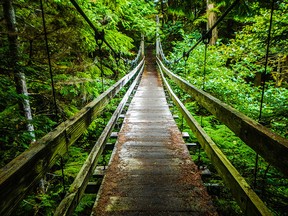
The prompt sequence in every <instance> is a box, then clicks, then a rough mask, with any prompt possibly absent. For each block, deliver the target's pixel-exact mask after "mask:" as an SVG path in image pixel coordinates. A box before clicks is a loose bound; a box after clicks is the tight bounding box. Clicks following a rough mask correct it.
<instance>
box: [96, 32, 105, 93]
mask: <svg viewBox="0 0 288 216" xmlns="http://www.w3.org/2000/svg"><path fill="white" fill-rule="evenodd" d="M97 36H98V35H96V36H95V40H96V44H97V45H98V47H99V56H100V58H99V62H100V71H101V84H102V87H101V88H102V92H101V93H103V92H104V77H103V76H104V73H103V63H102V57H103V56H102V54H103V53H102V45H103V42H104V41H103V38H104V34H103V33H102V35H99V36H100V37H101V38H97Z"/></svg>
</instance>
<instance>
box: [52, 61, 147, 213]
mask: <svg viewBox="0 0 288 216" xmlns="http://www.w3.org/2000/svg"><path fill="white" fill-rule="evenodd" d="M143 69H144V65H143V66H142V67H141V69H140V72H139V73H138V75H137V77H136V79H134V81H133V83H132V85H131V86H130V88H129V89H128V91H127V92H126V94H125V95H124V97H123V98H122V100H121V102H120V104H119V105H118V107H117V109H116V110H115V112H114V113H113V115H112V117H111V118H110V120H109V122H108V124H107V125H106V127H105V129H104V130H103V132H102V134H101V135H100V137H99V138H98V140H97V142H96V143H95V145H94V147H93V148H92V150H91V152H90V154H89V156H88V158H87V159H86V161H85V163H84V165H83V166H82V168H81V170H80V172H79V173H78V174H77V176H76V178H75V180H74V182H73V183H72V184H71V186H70V188H69V191H68V193H67V194H66V196H65V198H64V199H63V200H62V202H61V203H60V204H59V206H58V208H57V209H56V211H55V213H54V216H65V215H72V214H73V212H74V210H75V208H76V207H77V205H78V204H79V202H80V200H81V198H82V196H83V194H84V192H85V188H86V186H87V184H88V180H89V177H90V176H91V175H92V174H93V172H94V170H95V168H96V165H97V161H98V159H99V157H100V156H101V154H102V152H103V149H104V147H105V144H106V142H107V140H108V138H109V137H110V134H111V132H112V129H113V128H114V126H115V124H116V121H117V119H118V117H119V115H120V114H121V112H122V110H123V108H124V106H125V104H126V102H127V100H128V98H129V96H130V95H131V93H132V91H133V89H134V88H135V86H136V84H137V82H138V81H139V80H140V77H141V74H142V72H143Z"/></svg>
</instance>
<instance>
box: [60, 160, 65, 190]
mask: <svg viewBox="0 0 288 216" xmlns="http://www.w3.org/2000/svg"><path fill="white" fill-rule="evenodd" d="M60 166H61V173H62V185H63V195H65V193H66V187H65V175H64V162H63V157H62V156H60Z"/></svg>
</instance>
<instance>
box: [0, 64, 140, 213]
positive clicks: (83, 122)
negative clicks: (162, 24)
mask: <svg viewBox="0 0 288 216" xmlns="http://www.w3.org/2000/svg"><path fill="white" fill-rule="evenodd" d="M143 65H144V59H143V60H142V61H141V62H140V63H139V65H138V66H137V67H136V68H135V69H134V70H132V71H131V72H130V73H129V74H127V75H126V76H125V77H123V78H122V79H121V80H119V81H118V82H116V83H115V84H114V85H112V86H111V87H110V88H109V89H108V90H107V91H105V92H104V93H102V94H101V95H100V96H99V97H98V98H96V99H95V100H93V101H92V102H90V103H89V104H88V105H86V106H85V107H84V108H83V109H81V110H80V111H79V112H78V113H77V114H76V115H75V116H73V117H72V118H70V119H69V120H67V121H65V122H63V123H62V124H60V125H59V126H58V127H57V128H55V129H54V130H53V131H51V132H50V133H48V134H47V135H45V136H44V137H43V138H41V139H40V140H38V141H37V142H36V143H35V144H33V146H31V147H30V148H29V149H28V150H27V151H25V152H23V153H22V154H21V155H19V156H18V157H17V158H15V159H14V160H12V161H11V162H10V163H8V164H7V165H6V166H4V167H3V168H2V169H1V170H0V215H1V216H6V215H10V214H11V213H12V211H13V209H14V208H15V207H16V206H17V204H18V203H19V202H20V201H21V200H22V199H23V198H24V197H25V195H26V194H27V193H28V191H29V190H30V189H32V188H33V187H34V186H35V185H37V184H38V182H39V180H40V179H41V178H42V177H43V176H44V175H45V173H46V172H47V171H48V170H49V169H50V168H51V167H52V166H53V165H54V164H55V162H56V161H57V160H59V157H60V156H61V155H63V154H65V153H66V152H67V150H68V147H69V146H70V145H72V144H73V143H74V142H75V141H76V140H77V139H78V138H79V137H80V136H81V135H82V133H83V132H84V131H85V130H86V129H87V128H88V126H89V125H90V123H91V122H92V121H93V120H95V119H96V117H97V115H99V114H100V113H101V111H102V110H103V108H104V107H105V106H106V105H107V104H108V103H109V101H110V100H111V99H112V98H113V97H114V96H115V95H116V94H117V93H118V92H119V91H120V90H121V88H122V87H123V86H125V85H126V84H127V83H128V82H129V81H130V80H131V79H132V78H134V77H135V75H136V74H137V72H138V71H139V70H140V69H141V68H143Z"/></svg>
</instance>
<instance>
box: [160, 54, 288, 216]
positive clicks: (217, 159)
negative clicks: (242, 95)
mask: <svg viewBox="0 0 288 216" xmlns="http://www.w3.org/2000/svg"><path fill="white" fill-rule="evenodd" d="M157 63H158V66H159V69H160V73H161V77H162V79H163V82H164V85H165V87H166V89H167V90H168V92H169V95H170V96H171V98H172V100H173V101H174V103H175V104H176V106H177V107H178V109H179V110H180V112H181V114H182V115H183V117H184V118H185V120H186V122H187V124H188V125H189V127H190V129H191V130H192V131H193V133H194V134H195V136H196V137H197V139H198V141H199V143H200V144H201V146H202V147H203V149H204V150H205V152H206V154H207V156H208V157H209V158H210V160H211V161H212V164H213V165H214V166H215V168H216V169H217V171H218V173H219V174H220V176H221V177H222V178H223V180H224V182H225V183H226V184H227V185H228V186H229V188H231V192H232V194H233V196H234V197H235V200H236V201H237V203H238V204H239V206H240V207H241V209H242V210H243V212H244V213H245V215H271V213H270V211H269V209H268V208H267V207H266V206H265V204H264V203H263V202H262V200H261V199H260V198H259V197H258V196H257V194H256V193H255V192H254V191H253V190H252V188H251V187H250V186H249V184H248V183H247V182H246V181H245V179H244V178H243V177H242V176H241V175H240V174H239V172H238V171H237V170H236V169H235V167H234V166H233V165H232V164H231V163H230V162H229V160H228V159H227V158H226V156H225V155H224V154H223V153H222V152H221V150H220V149H219V148H218V147H217V145H216V144H215V143H214V142H213V140H212V139H211V138H210V137H209V136H208V135H207V134H206V132H205V131H204V130H203V129H202V128H201V126H200V125H199V123H198V122H197V121H196V120H195V118H194V117H193V116H192V115H191V114H190V113H189V111H188V110H187V109H186V108H185V106H184V105H183V104H182V103H181V101H180V100H179V99H178V98H177V97H176V95H175V94H174V93H173V91H172V89H171V87H170V86H169V84H168V82H167V81H166V79H165V77H164V74H163V71H164V72H165V74H166V75H168V76H169V77H170V78H171V79H172V80H173V81H175V83H177V84H178V85H179V86H181V88H182V89H183V90H186V91H187V92H188V93H191V92H193V94H192V93H191V95H192V96H194V97H195V99H196V97H197V99H196V100H197V101H198V102H199V103H200V104H201V105H203V106H204V107H205V108H207V109H208V110H209V111H210V110H212V111H213V112H212V111H210V112H211V113H212V114H214V115H215V116H216V117H218V116H221V115H226V113H227V112H229V113H232V114H230V115H228V117H227V116H224V117H221V118H219V119H224V121H223V122H224V123H226V121H229V119H226V117H227V118H229V117H230V118H231V119H230V121H233V119H237V120H238V121H236V122H235V123H234V124H233V123H231V122H230V123H229V125H230V127H232V129H231V130H232V131H234V130H235V127H236V126H237V127H240V129H241V126H242V127H243V128H249V132H251V131H252V132H254V131H258V133H256V134H255V136H260V138H258V139H259V140H264V138H263V137H262V136H269V135H273V136H272V138H270V142H271V139H272V140H274V139H276V138H278V139H276V140H277V141H278V142H279V140H280V141H282V143H281V144H282V145H283V146H287V140H285V139H283V138H281V137H279V136H278V135H275V134H273V133H272V132H270V131H268V129H266V128H264V127H262V126H261V127H260V129H261V130H260V129H259V125H258V124H257V123H255V122H254V121H253V120H251V119H249V118H248V117H246V116H245V115H243V114H241V113H239V112H238V111H236V110H235V109H233V108H232V107H230V106H228V105H226V104H224V103H222V102H220V101H219V100H217V99H216V98H214V97H212V96H211V95H209V94H207V93H205V92H203V91H201V90H198V89H197V88H195V87H194V86H192V85H191V84H189V83H188V82H186V81H184V80H183V79H182V78H180V77H178V76H176V75H175V74H173V73H172V72H171V71H169V70H168V69H167V68H166V67H165V66H164V65H163V63H162V62H161V61H160V60H159V59H157ZM183 86H184V87H183ZM190 88H192V89H193V90H190V91H189V89H190ZM195 95H196V96H195ZM233 114H234V115H236V116H233ZM231 115H232V116H231ZM242 121H243V122H244V123H242V124H240V125H235V124H237V123H239V122H242ZM250 122H252V123H253V124H250V125H249V126H247V124H248V123H250ZM231 125H232V126H231ZM255 125H256V127H253V126H255ZM251 127H252V128H253V129H251ZM245 130H246V129H245ZM259 130H260V132H259ZM247 131H248V130H247ZM267 131H268V132H267ZM234 132H235V131H234ZM261 132H265V133H263V134H262V133H261ZM236 135H238V134H236ZM240 135H241V133H240ZM238 136H239V135H238ZM250 136H251V135H250ZM250 136H249V135H247V134H246V135H245V137H246V139H247V137H250ZM239 137H240V136H239ZM240 138H241V137H240ZM246 139H245V140H246ZM254 139H255V138H254ZM256 139H257V138H256ZM265 141H267V142H269V141H268V140H267V139H266V140H265ZM252 143H253V142H252ZM276 143H277V142H276ZM249 144H250V145H252V144H251V142H249ZM262 144H263V145H265V143H262ZM256 145H257V144H256ZM282 145H281V147H279V148H282ZM251 147H252V146H251ZM276 148H277V147H276ZM256 149H257V148H256ZM284 149H285V148H284ZM286 152H287V148H286ZM268 153H269V151H268ZM266 154H267V153H265V154H264V155H266ZM280 162H281V161H278V163H280ZM285 171H287V170H285ZM284 173H285V172H284Z"/></svg>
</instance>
